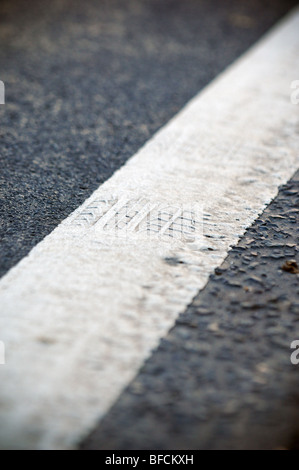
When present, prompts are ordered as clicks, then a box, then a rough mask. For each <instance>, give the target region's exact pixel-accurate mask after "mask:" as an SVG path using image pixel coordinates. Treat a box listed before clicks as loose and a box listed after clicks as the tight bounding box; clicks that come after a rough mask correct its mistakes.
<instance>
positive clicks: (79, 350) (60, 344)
mask: <svg viewBox="0 0 299 470" xmlns="http://www.w3.org/2000/svg"><path fill="white" fill-rule="evenodd" d="M298 29H299V10H296V11H295V12H294V13H293V14H292V15H291V16H289V17H288V18H287V19H286V20H285V21H284V22H283V23H282V24H280V25H278V27H276V28H275V29H274V30H273V31H272V32H271V33H270V34H268V35H267V36H266V37H265V38H264V39H263V40H262V41H260V42H259V44H258V45H257V46H256V47H254V48H253V49H251V50H250V51H249V52H248V53H247V54H246V55H245V56H243V57H242V58H241V59H239V60H238V61H237V62H236V63H235V64H234V65H233V66H232V67H230V68H229V69H228V70H227V71H225V72H224V73H223V74H221V75H220V76H219V77H218V78H217V79H216V80H215V81H214V82H213V83H212V84H211V85H209V86H208V87H207V88H206V89H205V90H204V91H203V92H202V93H201V94H199V95H198V96H197V97H195V98H194V99H193V100H192V101H191V102H190V103H189V104H188V105H187V106H186V107H185V108H184V109H183V110H182V111H181V112H180V113H179V114H178V115H177V116H176V117H175V118H174V119H172V120H171V121H170V122H169V123H168V124H167V125H166V126H165V127H164V128H163V129H162V130H160V131H159V132H158V133H157V134H156V135H155V136H154V137H153V138H152V139H151V140H150V141H149V142H148V143H147V144H146V145H145V146H144V147H143V148H142V149H141V150H140V151H139V152H138V153H137V154H136V155H135V156H134V157H132V158H131V159H130V160H129V161H128V162H127V164H126V165H125V166H124V167H122V168H121V169H120V170H119V171H117V172H116V173H115V174H114V175H113V177H112V178H110V179H109V180H108V181H107V182H106V183H104V184H103V185H102V186H101V187H100V188H99V189H98V190H97V191H95V192H94V194H93V195H92V196H91V197H90V198H89V199H88V200H87V201H86V202H85V204H83V205H82V206H81V207H79V208H78V209H77V210H76V211H75V212H74V213H73V214H72V215H71V216H70V217H68V218H67V219H66V220H65V221H64V222H63V223H62V224H60V225H59V226H58V227H57V229H55V230H54V231H53V232H52V233H51V234H50V235H49V236H48V237H46V238H45V239H44V240H43V241H42V242H41V243H39V244H38V245H37V246H36V247H35V248H34V249H33V250H32V251H31V253H30V255H29V256H28V257H26V258H24V259H23V260H22V261H21V262H20V263H19V264H18V265H17V266H16V267H15V268H13V269H12V270H11V271H10V272H9V273H8V274H7V275H6V276H5V277H4V278H3V279H2V281H1V283H0V304H1V311H2V314H1V324H0V327H1V328H0V340H1V341H3V343H4V344H5V352H6V364H5V365H3V366H1V367H0V374H1V390H0V416H1V428H0V442H1V447H2V448H35V449H61V448H62V449H63V448H72V447H73V446H75V445H76V443H77V442H78V441H79V440H80V439H81V438H82V437H83V436H84V434H85V433H87V432H88V431H89V430H90V429H92V427H93V426H94V425H95V423H96V421H97V420H98V419H100V418H101V417H102V416H103V415H104V414H105V413H106V412H107V410H108V409H109V407H110V406H111V405H112V404H113V403H114V402H115V400H116V399H117V397H118V396H119V394H120V393H121V392H122V390H123V389H124V387H126V385H127V384H128V383H129V381H130V380H131V379H132V378H133V377H134V375H135V374H136V372H137V371H138V369H139V368H140V366H141V365H142V363H143V362H144V360H145V359H146V358H147V357H148V356H149V355H150V353H151V351H152V349H153V348H155V347H156V345H157V344H158V342H159V339H160V338H161V337H163V336H164V335H165V334H166V333H167V331H168V330H169V328H171V327H172V326H173V324H174V322H175V319H176V318H177V316H178V314H179V313H180V312H181V311H183V310H184V309H185V307H186V305H187V304H188V303H190V302H191V300H192V298H193V297H194V295H195V294H196V293H197V291H198V290H199V289H201V288H203V287H204V285H205V284H206V282H207V280H208V276H209V274H210V273H211V272H213V270H214V268H215V267H217V266H219V264H220V263H221V262H222V261H223V260H224V258H225V257H226V255H227V252H228V250H229V247H230V246H232V245H234V244H236V243H237V241H238V240H239V238H240V237H241V236H242V234H243V233H244V231H245V229H246V228H247V227H248V226H250V225H251V224H252V222H253V221H254V220H255V219H256V218H257V217H258V215H259V214H260V213H261V212H262V211H263V209H264V208H265V206H266V205H267V204H268V203H269V202H270V201H271V200H272V199H273V197H275V195H276V194H277V190H278V186H279V185H280V184H282V183H284V182H286V181H287V180H288V179H289V178H290V177H291V176H292V174H293V173H294V172H295V170H296V169H297V167H298V166H299V161H298V144H299V135H298V107H296V106H295V105H294V104H292V103H291V100H290V83H291V82H292V81H293V80H295V79H296V78H298V77H299V59H298V57H299V56H298V50H299V36H298V34H297V32H298ZM199 66H200V64H199ZM201 211H202V216H201V215H200V214H201ZM174 233H176V235H178V236H173V235H174Z"/></svg>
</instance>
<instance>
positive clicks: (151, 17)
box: [0, 0, 296, 274]
mask: <svg viewBox="0 0 299 470" xmlns="http://www.w3.org/2000/svg"><path fill="white" fill-rule="evenodd" d="M294 4H296V1H293V0H271V1H270V0H263V1H258V0H252V1H250V2H247V1H244V0H243V1H237V0H234V1H227V2H223V1H221V0H217V1H213V2H211V1H209V0H202V1H200V0H107V1H104V0H102V1H92V0H85V1H84V2H82V1H81V2H80V1H72V0H54V1H51V2H48V1H45V0H28V1H26V2H24V1H21V0H18V1H14V0H5V1H0V79H1V80H3V81H4V82H5V84H6V105H5V106H1V107H0V123H1V125H0V142H1V143H0V250H1V260H0V274H4V273H5V272H6V271H7V270H8V269H9V268H11V267H12V266H13V265H14V264H15V263H17V262H18V261H19V260H20V259H21V258H23V257H24V256H25V255H26V254H27V253H28V252H29V250H30V249H31V248H32V247H33V246H34V245H35V244H36V243H37V242H39V241H40V240H41V239H42V238H43V237H44V236H45V235H47V234H48V233H49V232H51V231H52V230H53V229H54V228H55V227H56V226H57V224H58V223H59V222H60V221H61V220H63V219H64V218H65V217H66V216H67V215H68V214H70V213H71V212H72V211H73V210H74V209H75V208H76V207H78V205H79V204H81V203H82V202H83V201H84V200H85V199H86V197H88V196H89V195H90V194H91V193H92V191H93V190H94V189H95V188H96V187H97V186H98V185H99V184H100V183H102V182H103V181H104V180H106V179H107V178H108V177H109V176H110V175H112V173H113V172H114V171H115V170H116V169H117V168H118V167H119V166H121V165H122V164H123V163H124V162H125V161H126V160H127V159H128V158H129V157H130V156H131V155H132V154H134V153H135V152H136V151H137V150H138V148H139V147H140V146H141V145H142V144H143V143H144V142H145V141H146V140H147V139H148V138H149V137H150V136H151V135H152V134H153V133H154V132H155V131H156V130H157V129H158V128H159V127H161V126H162V125H163V124H165V123H166V122H167V121H168V120H169V118H171V117H172V116H173V115H174V113H175V112H176V111H178V110H179V109H180V108H181V107H182V106H183V105H184V104H185V103H186V102H187V101H188V100H189V99H190V98H191V97H193V96H194V95H195V94H196V93H197V92H198V91H199V90H200V89H201V88H202V87H203V86H204V85H206V84H207V83H209V81H210V80H211V79H212V78H213V77H215V76H216V75H217V74H218V73H219V72H220V71H221V70H223V69H224V68H225V67H226V66H227V65H228V64H230V63H231V62H232V61H233V60H234V59H235V58H237V57H238V56H239V55H240V54H241V53H242V52H243V51H245V50H246V49H247V48H248V46H250V45H251V44H252V43H253V42H255V41H256V40H257V39H258V38H259V37H260V36H261V35H262V34H263V33H264V32H265V31H266V30H267V29H268V28H269V27H270V26H271V25H272V24H273V23H275V22H276V20H278V19H279V18H280V17H281V15H282V14H284V13H286V12H287V11H288V9H289V8H290V7H291V6H293V5H294Z"/></svg>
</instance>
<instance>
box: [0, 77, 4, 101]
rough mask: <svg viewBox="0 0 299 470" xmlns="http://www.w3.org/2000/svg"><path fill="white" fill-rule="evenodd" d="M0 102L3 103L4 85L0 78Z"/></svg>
mask: <svg viewBox="0 0 299 470" xmlns="http://www.w3.org/2000/svg"><path fill="white" fill-rule="evenodd" d="M0 104H5V86H4V83H3V82H2V81H1V80H0Z"/></svg>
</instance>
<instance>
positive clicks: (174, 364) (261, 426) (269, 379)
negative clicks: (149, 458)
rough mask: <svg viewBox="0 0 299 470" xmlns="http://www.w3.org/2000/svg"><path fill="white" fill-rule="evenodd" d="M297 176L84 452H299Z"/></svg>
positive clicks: (180, 321) (212, 278) (213, 277)
mask: <svg viewBox="0 0 299 470" xmlns="http://www.w3.org/2000/svg"><path fill="white" fill-rule="evenodd" d="M298 195H299V172H297V173H296V175H295V177H294V178H293V179H292V180H291V181H290V182H289V183H288V184H287V185H285V186H283V187H282V188H280V192H279V195H278V197H277V198H276V199H275V200H274V202H273V203H272V204H271V205H270V206H269V207H268V208H267V209H266V211H265V212H264V213H263V215H262V216H261V217H260V218H259V219H258V220H257V221H256V222H255V223H254V225H253V226H252V227H251V228H250V229H249V230H248V231H247V232H246V235H245V237H243V238H242V240H241V241H240V243H239V244H238V246H237V247H235V248H234V249H233V250H232V251H231V252H230V253H229V255H228V257H227V259H226V260H225V262H224V263H223V264H222V265H221V267H220V268H217V269H216V270H215V273H214V274H213V275H211V276H210V280H209V283H208V284H207V286H206V288H205V289H204V290H203V291H202V292H201V293H200V294H199V295H198V296H197V297H196V298H195V299H194V301H193V302H192V304H191V305H190V306H189V307H188V308H187V310H186V311H185V312H184V313H183V314H181V315H180V317H179V319H178V320H177V322H176V325H175V327H174V328H173V329H172V330H171V331H170V333H169V334H168V336H166V337H165V338H163V340H162V341H161V343H160V345H159V348H158V349H157V350H156V351H155V353H154V354H153V355H152V356H151V358H150V359H149V360H148V361H147V362H146V364H145V365H144V366H143V367H142V369H141V371H140V373H139V374H138V375H137V377H136V378H135V379H134V380H133V381H132V383H131V384H130V386H129V387H128V388H127V390H126V391H125V392H124V393H123V394H122V396H121V397H120V399H119V400H118V402H117V403H116V405H115V406H114V407H113V408H112V409H111V410H110V412H109V413H108V415H107V416H106V417H105V418H104V419H103V421H102V423H101V424H100V425H99V427H98V428H97V430H96V431H94V432H93V433H92V434H91V436H89V437H88V438H87V439H86V440H85V442H84V443H83V444H82V448H83V449H114V450H116V449H253V448H254V449H275V448H287V449H298V448H299V426H298V418H299V366H298V365H292V364H291V362H290V355H291V353H292V350H291V349H290V345H291V343H292V341H294V340H296V339H297V340H298V339H299V302H298V299H299V275H298V274H292V273H290V272H286V271H283V270H282V269H281V268H282V266H283V265H284V263H285V262H286V261H288V260H291V259H294V260H297V263H298V262H299V250H298V237H299V232H298V227H299V197H298Z"/></svg>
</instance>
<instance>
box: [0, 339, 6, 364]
mask: <svg viewBox="0 0 299 470" xmlns="http://www.w3.org/2000/svg"><path fill="white" fill-rule="evenodd" d="M4 364H5V344H4V343H3V341H0V366H3V365H4Z"/></svg>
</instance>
